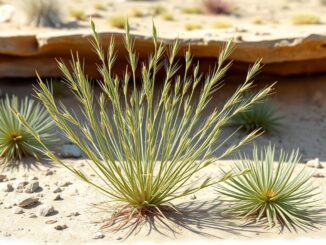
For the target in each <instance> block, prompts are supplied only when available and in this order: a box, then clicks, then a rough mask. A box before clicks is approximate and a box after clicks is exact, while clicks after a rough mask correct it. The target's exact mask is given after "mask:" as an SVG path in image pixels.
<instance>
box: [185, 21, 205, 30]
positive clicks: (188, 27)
mask: <svg viewBox="0 0 326 245" xmlns="http://www.w3.org/2000/svg"><path fill="white" fill-rule="evenodd" d="M184 28H185V29H186V30H187V31H193V30H199V29H202V28H203V26H202V25H201V24H200V23H197V22H187V23H185V25H184Z"/></svg>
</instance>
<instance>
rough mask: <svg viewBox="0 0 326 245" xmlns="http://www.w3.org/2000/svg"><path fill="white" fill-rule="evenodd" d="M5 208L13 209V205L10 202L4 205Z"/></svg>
mask: <svg viewBox="0 0 326 245" xmlns="http://www.w3.org/2000/svg"><path fill="white" fill-rule="evenodd" d="M3 208H4V209H11V208H12V205H10V204H6V205H4V206H3Z"/></svg>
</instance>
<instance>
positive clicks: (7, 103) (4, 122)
mask: <svg viewBox="0 0 326 245" xmlns="http://www.w3.org/2000/svg"><path fill="white" fill-rule="evenodd" d="M13 110H15V111H18V112H19V113H20V114H21V115H22V116H23V117H24V118H25V120H26V122H27V123H28V124H29V125H30V128H31V129H32V130H33V132H34V133H37V134H38V135H39V136H40V138H41V139H42V141H43V143H42V144H44V145H46V146H47V147H49V146H51V145H53V144H54V143H55V142H56V139H57V137H56V135H55V134H54V133H53V132H52V130H53V128H54V126H55V124H54V121H53V120H52V119H51V117H50V116H49V114H48V113H47V112H46V111H45V109H44V108H42V107H41V106H40V104H38V103H36V102H35V101H34V100H32V99H29V98H28V97H26V98H25V99H24V100H22V101H19V100H18V98H17V97H16V96H12V97H11V98H10V97H9V96H8V95H7V96H6V97H5V98H4V99H1V100H0V157H1V158H2V159H1V160H0V165H3V166H6V165H7V163H8V162H10V161H13V160H20V159H22V158H23V157H24V156H28V155H30V156H33V157H35V158H37V157H38V156H39V154H40V151H41V149H39V148H40V147H41V145H40V143H39V142H38V141H37V140H35V138H34V136H33V135H32V134H31V133H29V132H28V130H26V128H25V127H24V126H23V125H22V124H21V123H20V122H19V120H18V119H17V117H16V116H15V114H14V112H13Z"/></svg>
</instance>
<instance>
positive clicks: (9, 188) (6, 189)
mask: <svg viewBox="0 0 326 245" xmlns="http://www.w3.org/2000/svg"><path fill="white" fill-rule="evenodd" d="M3 191H4V192H12V191H14V187H13V186H12V184H10V183H7V184H6V185H5V187H4V188H3Z"/></svg>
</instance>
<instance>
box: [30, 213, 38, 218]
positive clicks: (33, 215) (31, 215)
mask: <svg viewBox="0 0 326 245" xmlns="http://www.w3.org/2000/svg"><path fill="white" fill-rule="evenodd" d="M29 218H31V219H35V218H37V215H36V214H33V213H31V214H30V215H29Z"/></svg>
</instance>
